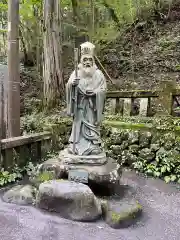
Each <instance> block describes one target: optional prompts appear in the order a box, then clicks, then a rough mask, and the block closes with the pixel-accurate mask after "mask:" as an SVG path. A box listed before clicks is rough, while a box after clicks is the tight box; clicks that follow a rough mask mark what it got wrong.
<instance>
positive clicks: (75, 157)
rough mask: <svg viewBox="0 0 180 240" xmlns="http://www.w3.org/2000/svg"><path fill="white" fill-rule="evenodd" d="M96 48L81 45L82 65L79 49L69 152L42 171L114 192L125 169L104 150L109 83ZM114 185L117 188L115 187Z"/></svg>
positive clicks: (71, 88)
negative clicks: (103, 126)
mask: <svg viewBox="0 0 180 240" xmlns="http://www.w3.org/2000/svg"><path fill="white" fill-rule="evenodd" d="M94 50H95V46H94V45H93V44H92V43H90V42H85V43H83V44H82V45H81V58H80V64H78V54H77V49H75V70H74V71H73V72H72V74H71V76H70V78H69V80H68V83H67V86H66V98H67V113H68V115H69V116H71V117H73V124H72V132H71V135H70V138H69V145H68V147H67V148H65V149H63V150H61V151H60V152H59V156H58V158H55V159H50V160H47V161H46V162H44V163H43V164H42V166H41V168H40V170H41V171H53V172H54V173H55V176H56V177H57V178H65V179H66V178H67V176H68V179H69V180H70V181H79V182H83V183H85V184H88V183H89V181H90V182H91V187H92V185H96V186H101V188H103V187H105V189H107V188H108V189H109V190H110V192H111V191H113V189H115V186H116V184H119V181H120V176H121V166H120V165H119V164H118V163H117V161H116V160H115V159H113V158H111V157H106V153H105V151H104V149H103V145H102V141H101V136H100V125H101V123H102V120H103V110H104V104H105V96H106V88H107V86H106V80H105V77H104V75H103V73H102V72H101V71H100V70H99V69H98V68H97V66H96V64H95V60H94ZM112 185H113V186H112Z"/></svg>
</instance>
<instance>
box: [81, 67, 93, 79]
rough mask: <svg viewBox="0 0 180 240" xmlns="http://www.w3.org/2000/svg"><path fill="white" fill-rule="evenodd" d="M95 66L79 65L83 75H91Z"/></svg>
mask: <svg viewBox="0 0 180 240" xmlns="http://www.w3.org/2000/svg"><path fill="white" fill-rule="evenodd" d="M95 70H96V68H95V67H94V66H92V67H83V66H82V67H81V71H82V75H83V76H84V77H92V76H93V74H94V72H95Z"/></svg>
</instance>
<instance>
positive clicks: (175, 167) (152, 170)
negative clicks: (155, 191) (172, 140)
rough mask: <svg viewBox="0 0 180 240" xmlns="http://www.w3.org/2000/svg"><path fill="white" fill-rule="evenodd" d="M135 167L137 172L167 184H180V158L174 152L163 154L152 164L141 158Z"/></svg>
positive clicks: (134, 164)
mask: <svg viewBox="0 0 180 240" xmlns="http://www.w3.org/2000/svg"><path fill="white" fill-rule="evenodd" d="M133 166H134V168H135V169H136V170H137V171H139V172H142V173H145V174H146V175H148V176H153V177H159V178H162V179H164V180H165V182H166V183H169V182H178V183H180V157H179V155H178V154H175V153H174V152H173V151H169V152H166V151H164V152H161V153H160V154H159V155H158V156H156V159H155V161H154V162H152V163H148V162H147V161H146V160H144V159H140V158H139V159H138V161H137V162H135V163H133Z"/></svg>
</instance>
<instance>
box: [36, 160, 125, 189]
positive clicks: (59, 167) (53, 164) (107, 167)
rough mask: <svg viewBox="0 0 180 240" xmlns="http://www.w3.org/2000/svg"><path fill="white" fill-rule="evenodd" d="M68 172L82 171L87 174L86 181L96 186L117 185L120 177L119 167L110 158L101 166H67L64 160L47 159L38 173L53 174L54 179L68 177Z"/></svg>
mask: <svg viewBox="0 0 180 240" xmlns="http://www.w3.org/2000/svg"><path fill="white" fill-rule="evenodd" d="M69 170H84V171H87V172H88V181H90V182H91V183H97V184H103V185H104V184H105V185H106V184H116V183H117V184H118V183H119V181H120V177H121V168H120V165H119V164H117V162H116V161H115V160H114V159H112V158H107V160H106V163H105V164H103V165H97V166H95V165H90V164H88V165H87V164H68V163H67V162H66V160H61V159H49V160H47V161H45V162H44V163H42V165H41V166H40V171H41V172H43V171H51V172H54V173H55V175H56V178H64V176H66V177H67V176H68V173H69Z"/></svg>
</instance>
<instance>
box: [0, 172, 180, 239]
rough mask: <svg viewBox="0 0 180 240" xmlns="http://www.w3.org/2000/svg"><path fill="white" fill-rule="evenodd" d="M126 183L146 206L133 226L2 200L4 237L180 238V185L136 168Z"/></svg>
mask: <svg viewBox="0 0 180 240" xmlns="http://www.w3.org/2000/svg"><path fill="white" fill-rule="evenodd" d="M122 184H124V185H126V184H128V185H129V186H130V187H131V188H129V189H128V191H124V192H125V194H126V197H127V198H129V197H131V196H133V195H134V193H133V192H135V197H136V198H137V200H139V201H140V203H141V204H142V205H143V208H144V216H143V217H142V219H141V220H140V221H139V222H137V224H136V225H134V226H132V227H130V228H127V229H119V230H115V229H112V228H110V227H109V226H107V225H106V224H105V223H104V222H103V221H99V222H96V223H80V222H72V221H69V220H66V219H62V218H60V217H58V216H56V215H50V214H48V213H46V212H42V211H40V210H37V209H35V208H33V207H22V206H17V205H13V204H7V203H4V202H2V200H0V240H65V239H67V240H92V239H93V240H136V239H138V240H179V239H180V191H179V190H178V189H177V188H175V187H174V186H171V185H166V184H165V183H163V182H162V181H160V180H152V179H145V178H143V177H140V176H137V175H136V174H134V173H132V172H124V173H123V177H122ZM124 189H127V188H124ZM132 189H133V191H132ZM122 194H123V191H122Z"/></svg>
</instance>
